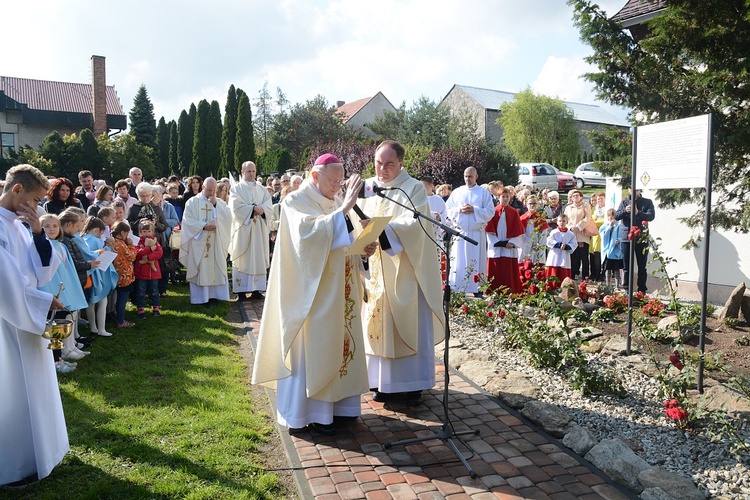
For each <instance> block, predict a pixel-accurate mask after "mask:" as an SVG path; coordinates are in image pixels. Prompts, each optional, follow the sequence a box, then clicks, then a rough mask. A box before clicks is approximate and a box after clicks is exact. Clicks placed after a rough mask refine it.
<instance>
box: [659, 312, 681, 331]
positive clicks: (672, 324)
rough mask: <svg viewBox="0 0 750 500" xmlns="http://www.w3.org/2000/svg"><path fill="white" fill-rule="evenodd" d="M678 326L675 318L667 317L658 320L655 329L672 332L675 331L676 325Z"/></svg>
mask: <svg viewBox="0 0 750 500" xmlns="http://www.w3.org/2000/svg"><path fill="white" fill-rule="evenodd" d="M678 324H679V319H678V318H677V316H675V315H672V316H667V317H665V318H662V319H660V320H659V323H658V324H657V325H656V328H658V329H659V330H661V331H663V332H669V331H672V330H676V329H677V325H678Z"/></svg>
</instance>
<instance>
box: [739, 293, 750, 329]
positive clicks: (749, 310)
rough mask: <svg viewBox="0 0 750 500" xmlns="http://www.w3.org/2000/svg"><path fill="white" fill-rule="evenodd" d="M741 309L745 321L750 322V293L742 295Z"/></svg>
mask: <svg viewBox="0 0 750 500" xmlns="http://www.w3.org/2000/svg"><path fill="white" fill-rule="evenodd" d="M740 311H742V318H743V319H744V320H745V323H750V295H743V296H742V302H741V303H740Z"/></svg>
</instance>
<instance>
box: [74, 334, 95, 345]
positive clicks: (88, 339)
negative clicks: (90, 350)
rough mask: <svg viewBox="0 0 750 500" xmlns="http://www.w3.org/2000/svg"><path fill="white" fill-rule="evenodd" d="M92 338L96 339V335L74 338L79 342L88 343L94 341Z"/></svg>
mask: <svg viewBox="0 0 750 500" xmlns="http://www.w3.org/2000/svg"><path fill="white" fill-rule="evenodd" d="M94 339H96V337H93V336H91V337H78V338H77V339H76V342H79V343H81V344H90V343H92V342H93V341H94Z"/></svg>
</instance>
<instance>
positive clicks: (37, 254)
mask: <svg viewBox="0 0 750 500" xmlns="http://www.w3.org/2000/svg"><path fill="white" fill-rule="evenodd" d="M404 154H405V150H404V148H403V146H402V145H401V144H399V143H397V142H395V141H384V142H382V143H381V144H380V145H379V146H378V147H377V149H376V152H375V157H374V165H375V176H374V177H373V178H370V179H366V180H363V179H361V178H360V176H359V175H356V174H353V175H351V176H350V177H349V178H348V179H345V171H344V166H343V162H342V161H341V160H340V159H339V158H337V157H336V156H334V155H333V154H325V155H322V156H321V157H319V158H318V159H317V160H316V161H315V164H314V166H313V167H312V169H311V171H310V172H309V175H308V176H307V179H303V178H302V177H301V176H298V175H293V176H289V175H286V174H284V175H281V176H278V177H277V176H272V177H269V178H268V179H267V180H266V183H265V184H264V183H263V179H261V178H260V177H257V168H256V165H255V164H254V163H253V162H251V161H247V162H244V163H243V164H242V165H241V172H240V178H239V179H238V180H236V181H235V180H234V179H229V178H227V179H218V180H217V179H215V178H213V177H208V178H206V179H203V178H201V177H200V176H191V177H189V178H187V179H184V180H180V179H178V178H177V177H171V178H169V179H157V180H155V181H153V182H151V183H149V182H146V181H144V179H143V175H142V172H141V171H140V170H139V169H137V168H133V169H131V170H130V172H129V176H128V178H127V179H121V180H118V181H117V182H115V183H114V185H112V186H110V185H108V184H106V183H105V182H102V181H96V180H94V178H93V176H92V174H91V172H90V171H87V170H83V171H81V172H80V173H79V175H78V185H77V186H75V185H73V183H72V182H71V181H70V180H69V179H66V178H55V179H51V180H50V179H47V178H46V177H44V175H42V173H41V172H40V171H39V170H37V169H36V168H34V167H32V166H30V165H20V166H16V167H13V168H11V169H10V170H9V171H8V173H7V176H6V179H5V183H4V185H3V190H2V195H1V196H0V262H1V263H2V265H3V269H4V270H5V272H6V273H7V278H8V281H9V282H10V283H17V284H18V285H19V286H20V288H21V289H22V290H23V292H22V293H12V294H5V295H4V298H3V300H2V301H0V331H1V333H2V335H0V370H2V373H3V375H2V376H0V388H2V394H9V395H10V396H11V398H12V399H13V400H14V401H16V402H17V404H14V409H13V410H12V411H10V414H9V415H8V417H7V419H4V421H3V424H4V425H3V429H4V430H0V445H1V446H0V448H1V449H10V448H13V449H14V450H18V453H17V454H15V455H14V456H13V457H9V456H7V454H2V456H0V484H9V483H13V482H16V481H19V480H25V479H27V478H28V477H30V476H33V477H35V478H39V479H41V478H43V477H45V476H46V475H47V474H49V472H50V471H51V469H52V467H54V466H55V465H56V464H57V463H59V461H60V460H61V458H62V456H63V455H64V454H65V453H66V451H67V449H68V441H67V434H66V432H65V426H64V418H62V407H61V403H60V396H59V392H58V390H57V386H56V376H55V372H56V371H57V372H58V373H68V372H71V371H73V370H75V368H76V366H77V362H79V361H80V360H81V359H83V358H84V357H85V356H87V355H88V354H90V351H89V350H88V347H89V346H90V345H91V343H92V342H93V340H94V339H95V338H97V337H111V336H112V335H113V334H117V332H118V331H119V330H120V329H128V328H133V327H136V326H137V325H136V323H139V322H141V321H143V320H146V318H148V317H159V316H161V313H162V309H161V298H163V297H164V296H166V295H167V290H168V287H169V285H170V283H173V282H174V281H176V280H179V279H180V278H181V277H183V268H182V267H180V266H184V279H185V280H186V281H187V282H188V284H189V288H190V302H191V304H196V305H199V304H202V305H209V304H211V303H212V302H214V301H217V300H230V282H231V288H232V290H231V291H232V292H233V293H234V294H236V295H237V297H238V300H240V301H245V300H264V303H263V315H262V322H261V327H260V333H259V340H258V349H257V352H256V360H255V363H254V371H253V382H254V383H260V384H264V385H268V386H270V387H274V388H276V390H277V391H278V402H279V404H278V407H277V420H278V422H279V423H280V424H281V425H283V426H286V427H288V428H289V430H290V432H298V431H300V430H302V429H305V430H314V431H316V432H319V433H322V434H327V435H330V434H333V433H335V432H336V430H335V427H334V426H333V423H334V421H335V420H336V419H341V418H343V419H349V418H356V417H357V416H359V414H360V397H361V395H362V394H363V393H365V392H367V391H368V390H369V391H373V392H374V394H373V400H374V401H377V402H382V403H386V402H389V401H393V400H395V399H399V400H403V401H404V402H405V403H406V404H407V405H419V404H421V394H422V391H424V390H428V389H431V388H432V387H433V386H434V385H435V370H434V345H435V344H436V343H438V342H440V341H441V340H442V339H443V332H444V314H443V305H442V286H441V282H442V281H448V282H449V284H450V286H451V287H452V288H453V289H454V290H456V291H460V292H468V293H472V294H477V295H481V292H480V290H479V287H478V282H479V281H480V280H479V279H477V277H479V276H484V277H486V279H487V280H488V281H489V286H490V289H492V290H497V289H502V290H505V291H508V292H511V293H521V291H522V290H521V280H520V276H519V262H522V261H524V260H526V259H528V260H531V261H533V262H537V263H541V262H544V263H546V266H547V274H548V275H549V276H557V277H559V278H560V279H563V278H564V277H566V276H571V277H574V278H575V277H577V276H582V277H583V278H590V279H595V280H601V279H608V280H610V279H611V280H612V281H613V284H615V285H621V284H623V283H626V281H625V279H623V277H621V276H620V272H621V270H623V269H624V270H625V272H627V271H628V266H627V247H626V248H624V249H623V246H625V245H626V244H628V240H627V238H628V226H629V224H630V217H631V211H632V210H633V207H635V219H636V224H638V225H642V224H646V223H647V222H648V221H651V220H653V218H654V207H653V203H651V201H650V200H647V199H645V198H642V197H641V196H640V193H636V200H635V203H634V204H633V206H631V200H630V199H627V200H624V201H623V202H622V204H621V205H620V207H618V209H617V210H614V208H612V207H606V206H605V197H604V194H603V193H598V194H596V195H593V196H592V197H591V200H592V204H593V207H592V206H591V205H589V203H587V202H586V201H585V200H584V197H583V195H582V193H581V192H580V191H577V190H574V191H571V192H570V193H569V195H568V201H569V203H568V204H567V205H565V206H563V205H562V203H561V202H560V195H559V194H558V193H557V192H554V191H545V192H541V193H532V192H531V191H530V190H528V189H527V188H524V187H522V186H521V187H519V188H517V189H514V188H513V187H511V186H507V187H506V186H504V185H503V184H502V183H500V182H497V181H493V182H490V183H488V184H486V185H479V184H478V183H477V181H478V179H479V173H478V172H477V170H476V169H475V168H472V167H470V168H467V169H466V171H465V172H464V180H465V185H464V186H460V187H458V188H456V189H455V190H452V191H451V189H450V186H447V185H441V186H437V188H435V185H434V183H433V180H432V179H431V178H422V179H420V180H417V179H415V178H413V177H411V175H409V173H408V172H407V171H406V169H404ZM420 181H421V182H420ZM365 185H369V186H377V187H379V188H381V189H382V190H383V191H381V196H373V197H367V196H365V197H364V198H361V197H360V194H361V193H364V192H366V191H367V190H365V189H364V186H365ZM384 191H387V192H388V195H387V196H386V195H382V193H383V192H384ZM409 206H411V207H414V210H417V211H419V212H421V213H422V214H424V215H428V216H431V217H433V218H434V219H435V220H437V221H439V222H442V223H445V224H447V225H451V226H455V227H457V228H459V230H460V231H461V232H463V233H464V234H466V235H468V236H470V237H472V238H473V239H475V240H476V241H478V242H479V245H470V244H469V243H467V242H465V241H464V240H457V241H456V242H455V244H454V245H453V246H452V251H451V254H450V257H449V258H450V259H451V261H452V272H451V273H450V276H441V269H440V251H439V246H438V245H436V244H435V242H434V241H437V240H438V239H439V238H440V237H441V233H442V230H441V229H440V228H438V227H437V226H435V227H434V231H430V230H427V231H425V227H424V225H423V224H422V223H421V221H420V220H419V219H418V218H416V217H415V216H414V214H413V213H412V211H411V209H407V208H406V207H409ZM371 223H372V224H378V225H376V226H374V227H378V228H380V227H384V229H382V231H381V230H380V229H378V232H379V234H374V232H371V231H368V230H367V227H368V225H369V224H371ZM381 223H382V224H384V225H383V226H380V225H379V224H381ZM371 233H372V234H371ZM360 237H361V238H368V239H367V240H366V241H362V242H360V241H359V238H360ZM355 244H356V248H358V250H356V251H351V252H350V250H351V249H352V248H353V245H355ZM645 248H646V247H644V246H642V244H641V243H640V242H638V243H636V249H637V252H636V254H637V256H636V262H637V264H638V271H639V277H638V288H639V290H643V291H645V260H646V257H645ZM639 253H640V255H638V254H639ZM442 258H445V256H443V257H442ZM228 268H231V278H230V277H229V272H228ZM641 278H643V279H641ZM60 285H62V286H60ZM128 302H132V303H133V304H134V305H135V316H136V317H135V318H133V319H135V321H129V320H127V319H126V310H127V304H128ZM83 311H85V319H84V318H83V316H84V315H83V314H81V313H82V312H83ZM48 317H49V318H57V319H59V318H67V319H70V321H71V322H72V324H73V325H74V328H73V335H70V336H69V337H68V338H66V339H65V340H64V342H63V349H61V350H55V351H53V352H52V354H49V351H48V350H47V344H48V342H47V341H45V340H43V339H42V337H41V336H40V334H41V333H42V332H43V331H44V328H45V324H46V323H45V319H46V318H48ZM149 321H151V320H149ZM86 327H88V333H87V334H85V335H84V334H83V333H82V332H80V331H79V329H81V330H83V329H84V328H86ZM21 373H22V374H24V376H25V378H24V379H23V380H24V381H25V382H24V383H23V384H19V383H17V381H18V380H19V378H18V374H21ZM6 375H7V376H6ZM61 422H62V426H61Z"/></svg>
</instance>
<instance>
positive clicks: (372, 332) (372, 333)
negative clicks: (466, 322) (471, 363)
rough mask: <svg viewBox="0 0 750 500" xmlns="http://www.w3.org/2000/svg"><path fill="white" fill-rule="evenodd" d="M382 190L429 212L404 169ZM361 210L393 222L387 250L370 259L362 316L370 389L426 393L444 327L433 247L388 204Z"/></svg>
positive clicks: (408, 216)
mask: <svg viewBox="0 0 750 500" xmlns="http://www.w3.org/2000/svg"><path fill="white" fill-rule="evenodd" d="M368 182H369V181H368ZM373 182H374V181H373ZM376 184H381V183H377V182H376ZM382 185H383V186H384V187H399V188H400V189H401V190H403V191H401V190H393V191H388V194H387V196H388V197H389V198H393V199H395V200H398V201H399V202H400V203H403V204H405V205H407V206H410V204H411V203H413V204H414V206H416V208H417V210H419V211H420V212H421V213H423V214H425V215H427V214H428V213H429V211H430V207H429V204H428V202H427V192H426V191H425V189H424V185H423V184H422V183H421V182H419V181H418V180H416V179H414V178H412V177H411V176H409V174H408V173H407V172H406V170H405V169H402V170H401V171H400V172H399V174H398V175H397V176H396V177H395V178H394V179H392V180H390V181H388V182H387V183H384V184H382ZM407 195H408V198H407ZM362 208H363V211H364V213H365V214H366V215H367V216H389V215H390V216H391V217H392V218H391V220H390V222H389V223H388V226H387V227H386V229H385V234H386V235H387V237H388V241H389V243H390V245H391V248H390V249H383V248H382V246H379V247H378V249H377V250H376V251H375V253H374V254H373V256H372V257H370V279H369V280H368V281H367V292H368V300H367V303H366V305H365V307H364V312H363V315H364V330H365V339H366V340H367V347H368V349H367V369H368V373H369V378H370V387H371V388H377V390H378V391H380V392H385V393H398V392H409V391H420V390H424V389H430V388H432V387H433V386H434V385H435V344H436V343H438V342H441V341H442V339H443V337H444V324H445V323H444V315H443V310H442V286H441V281H440V268H439V266H438V261H437V259H435V246H434V243H432V241H430V239H429V238H428V237H427V235H426V234H425V232H424V231H423V229H422V226H421V225H420V223H419V220H418V219H415V218H414V214H413V213H412V212H410V211H408V210H406V209H405V208H403V207H401V206H399V205H397V204H395V203H393V202H391V201H389V200H386V199H384V198H380V197H371V198H367V199H366V200H364V203H363V207H362Z"/></svg>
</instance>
